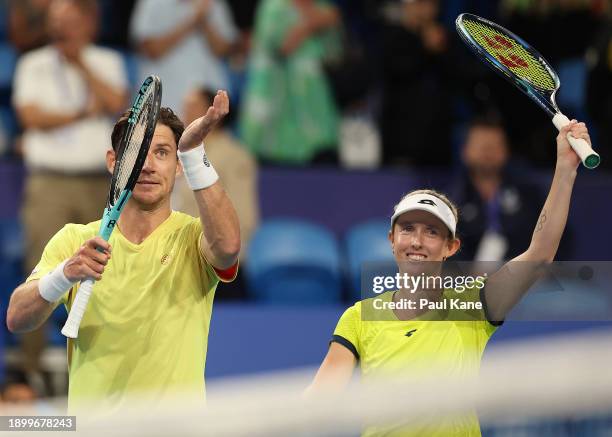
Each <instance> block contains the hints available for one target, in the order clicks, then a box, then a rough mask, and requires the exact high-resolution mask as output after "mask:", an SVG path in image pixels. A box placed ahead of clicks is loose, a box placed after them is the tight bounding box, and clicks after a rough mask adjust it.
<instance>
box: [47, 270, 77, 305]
mask: <svg viewBox="0 0 612 437" xmlns="http://www.w3.org/2000/svg"><path fill="white" fill-rule="evenodd" d="M67 262H68V260H66V261H64V262H63V263H61V264H60V265H58V266H57V267H56V268H55V270H53V271H52V272H51V273H49V274H47V275H45V276H43V277H42V278H40V281H38V292H39V293H40V295H41V296H42V298H43V299H45V300H46V301H49V302H51V303H53V302H57V301H58V300H60V299H61V298H62V296H63V295H64V294H65V293H66V292H67V291H68V290H69V289H70V288H71V287H72V286H73V285H74V283H75V282H76V281H74V282H72V281H71V280H69V279H68V278H67V277H66V275H64V266H65V265H66V263H67Z"/></svg>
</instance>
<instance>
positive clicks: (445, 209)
mask: <svg viewBox="0 0 612 437" xmlns="http://www.w3.org/2000/svg"><path fill="white" fill-rule="evenodd" d="M415 210H419V211H427V212H429V213H431V214H433V215H435V216H436V217H438V218H439V219H440V220H442V223H444V224H445V225H446V227H447V228H448V229H449V230H450V231H451V234H452V235H453V237H454V236H455V231H456V229H457V220H456V219H455V214H453V211H452V210H451V209H450V207H449V206H448V205H447V204H446V202H444V201H443V200H442V199H440V198H438V197H436V196H432V195H431V194H425V193H415V194H412V195H410V196H407V197H405V198H403V199H402V201H401V202H400V203H399V204H398V205H397V206H396V207H395V210H394V212H393V216H392V217H391V230H393V224H394V223H395V219H397V218H398V217H399V216H400V215H402V214H404V213H405V212H408V211H415Z"/></svg>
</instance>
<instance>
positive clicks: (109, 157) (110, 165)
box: [106, 149, 115, 174]
mask: <svg viewBox="0 0 612 437" xmlns="http://www.w3.org/2000/svg"><path fill="white" fill-rule="evenodd" d="M106 168H107V170H108V171H109V173H110V174H113V172H114V171H115V151H114V150H113V149H108V150H107V151H106Z"/></svg>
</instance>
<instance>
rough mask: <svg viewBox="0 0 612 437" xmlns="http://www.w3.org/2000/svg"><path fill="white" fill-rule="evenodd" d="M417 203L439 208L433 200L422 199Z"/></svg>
mask: <svg viewBox="0 0 612 437" xmlns="http://www.w3.org/2000/svg"><path fill="white" fill-rule="evenodd" d="M417 203H423V204H425V205H431V206H437V205H436V204H435V203H434V201H433V200H430V199H421V200H419V201H418V202H417Z"/></svg>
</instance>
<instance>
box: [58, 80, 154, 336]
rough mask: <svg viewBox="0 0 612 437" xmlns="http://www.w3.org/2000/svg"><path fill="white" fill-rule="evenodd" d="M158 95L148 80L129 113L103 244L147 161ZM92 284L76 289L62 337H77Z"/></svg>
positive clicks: (102, 228)
mask: <svg viewBox="0 0 612 437" xmlns="http://www.w3.org/2000/svg"><path fill="white" fill-rule="evenodd" d="M161 94H162V86H161V81H160V79H159V78H158V77H157V76H149V77H147V78H146V79H145V81H144V82H143V84H142V86H141V87H140V90H139V91H138V95H137V96H136V98H135V99H134V104H133V105H132V107H131V109H130V115H129V117H128V125H127V128H126V130H125V134H124V136H123V138H122V140H121V143H120V144H119V147H118V148H117V159H116V161H115V169H114V171H113V176H112V178H111V184H110V191H109V193H108V200H107V202H106V208H104V214H103V215H102V223H100V230H99V231H98V235H99V236H100V237H102V238H104V239H105V240H106V241H108V239H109V238H110V236H111V233H112V232H113V229H114V228H115V225H116V224H117V220H119V216H120V215H121V211H122V210H123V208H124V206H125V205H126V203H127V201H128V200H129V198H130V196H131V195H132V190H133V189H134V186H135V185H136V181H137V180H138V177H139V176H140V171H141V170H142V166H143V165H144V162H145V160H146V158H147V153H148V152H149V146H150V145H151V140H152V139H153V133H154V132H155V125H156V124H157V117H158V115H159V106H160V102H161ZM94 283H95V281H94V280H93V279H86V280H85V281H83V282H82V283H81V285H80V286H79V290H78V292H77V294H76V296H75V298H74V302H73V303H72V307H71V309H70V313H69V314H68V320H66V324H65V325H64V327H63V328H62V334H64V335H65V336H66V337H68V338H77V336H78V333H79V326H80V324H81V320H82V319H83V314H85V310H86V309H87V303H88V302H89V298H90V297H91V292H92V290H93V286H94Z"/></svg>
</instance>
